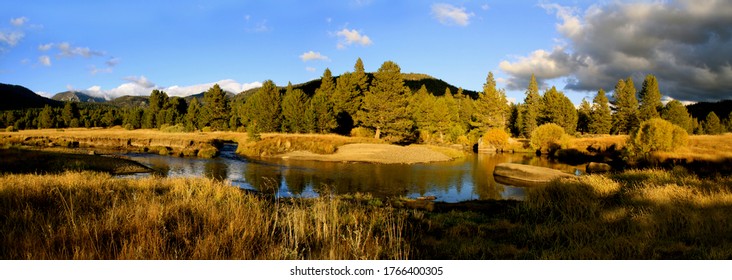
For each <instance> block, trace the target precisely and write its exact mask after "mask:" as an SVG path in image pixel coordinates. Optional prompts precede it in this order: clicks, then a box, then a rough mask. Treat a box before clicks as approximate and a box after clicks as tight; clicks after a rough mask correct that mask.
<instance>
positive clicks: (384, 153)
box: [274, 144, 452, 164]
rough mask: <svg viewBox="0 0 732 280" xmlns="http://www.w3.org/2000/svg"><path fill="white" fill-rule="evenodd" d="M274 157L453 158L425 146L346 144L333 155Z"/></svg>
mask: <svg viewBox="0 0 732 280" xmlns="http://www.w3.org/2000/svg"><path fill="white" fill-rule="evenodd" d="M274 157H278V158H282V159H294V160H318V161H345V162H372V163H404V164H413V163H427V162H438V161H449V160H452V158H451V157H449V156H447V155H445V154H443V153H440V152H437V151H434V150H432V149H429V148H427V147H424V146H407V147H402V146H397V145H390V144H346V145H343V146H340V147H338V150H336V152H335V153H333V154H327V155H323V154H316V153H313V152H307V151H294V152H288V153H284V154H280V155H276V156H274Z"/></svg>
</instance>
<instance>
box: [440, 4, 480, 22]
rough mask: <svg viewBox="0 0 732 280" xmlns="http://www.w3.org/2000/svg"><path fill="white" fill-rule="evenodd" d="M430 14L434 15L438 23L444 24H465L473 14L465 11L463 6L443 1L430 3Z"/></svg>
mask: <svg viewBox="0 0 732 280" xmlns="http://www.w3.org/2000/svg"><path fill="white" fill-rule="evenodd" d="M432 15H434V16H435V18H437V20H438V21H440V23H442V24H445V25H460V26H467V25H468V24H470V17H472V16H474V15H475V14H473V13H468V12H467V11H465V8H458V7H455V6H453V5H450V4H445V3H437V4H433V5H432Z"/></svg>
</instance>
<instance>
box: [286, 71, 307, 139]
mask: <svg viewBox="0 0 732 280" xmlns="http://www.w3.org/2000/svg"><path fill="white" fill-rule="evenodd" d="M308 106H309V101H308V97H307V96H306V95H305V93H304V92H303V91H302V90H301V89H293V88H292V83H288V84H287V90H285V97H284V99H283V100H282V117H283V118H282V122H283V125H282V126H283V128H284V130H285V131H287V132H295V133H303V132H306V131H308V127H307V123H306V118H305V113H306V111H307V109H308Z"/></svg>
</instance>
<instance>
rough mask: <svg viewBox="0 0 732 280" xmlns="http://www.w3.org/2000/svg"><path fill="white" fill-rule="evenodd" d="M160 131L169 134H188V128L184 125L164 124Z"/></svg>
mask: <svg viewBox="0 0 732 280" xmlns="http://www.w3.org/2000/svg"><path fill="white" fill-rule="evenodd" d="M160 131H161V132H167V133H176V132H186V128H185V126H183V125H182V124H176V125H168V124H164V125H163V126H161V127H160Z"/></svg>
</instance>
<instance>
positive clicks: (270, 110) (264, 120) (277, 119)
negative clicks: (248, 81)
mask: <svg viewBox="0 0 732 280" xmlns="http://www.w3.org/2000/svg"><path fill="white" fill-rule="evenodd" d="M247 105H248V106H247V113H248V114H249V119H250V120H252V121H253V122H254V123H251V122H250V125H255V126H256V128H257V130H258V132H260V131H261V132H277V131H280V129H281V127H282V96H281V95H280V90H279V89H278V88H277V85H275V83H274V82H273V81H272V80H267V81H265V82H264V84H262V87H261V88H259V90H257V92H256V93H255V94H254V95H253V96H252V97H250V98H249V100H247Z"/></svg>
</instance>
